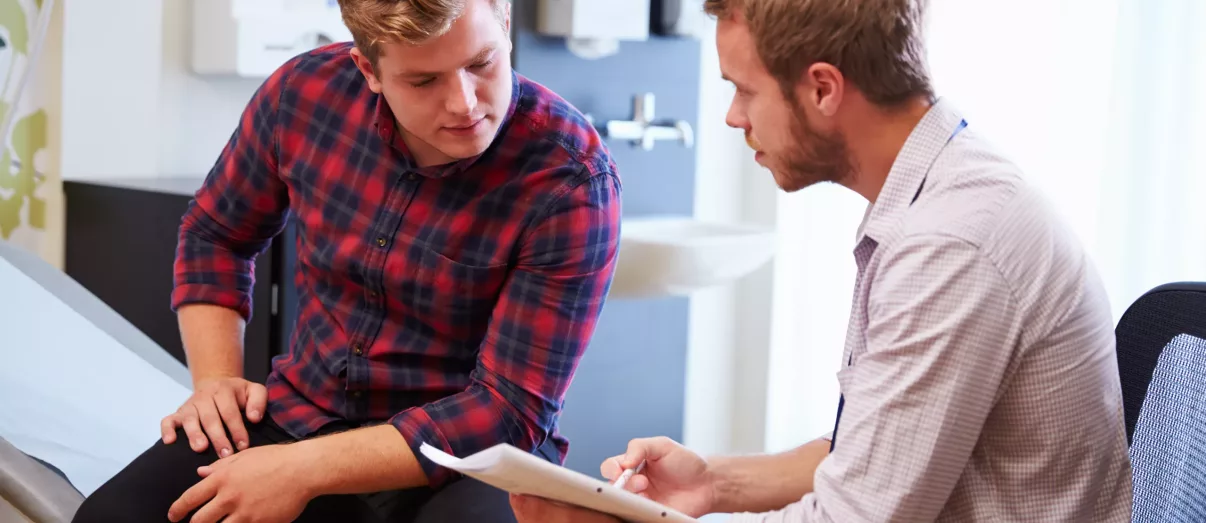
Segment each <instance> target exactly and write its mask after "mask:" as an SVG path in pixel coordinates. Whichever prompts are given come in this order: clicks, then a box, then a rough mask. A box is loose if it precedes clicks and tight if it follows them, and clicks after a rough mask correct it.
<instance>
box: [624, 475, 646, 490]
mask: <svg viewBox="0 0 1206 523" xmlns="http://www.w3.org/2000/svg"><path fill="white" fill-rule="evenodd" d="M647 488H649V476H646V475H644V474H634V475H633V476H632V479H630V480H628V483H625V484H624V490H627V491H629V492H635V493H637V494H640V493H641V492H644V491H645V489H647Z"/></svg>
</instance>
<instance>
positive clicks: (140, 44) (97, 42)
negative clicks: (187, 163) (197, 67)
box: [62, 0, 180, 179]
mask: <svg viewBox="0 0 1206 523" xmlns="http://www.w3.org/2000/svg"><path fill="white" fill-rule="evenodd" d="M168 1H169V2H173V1H180V0H168ZM163 3H164V0H121V1H120V2H97V1H95V0H65V4H64V7H65V11H64V13H63V64H62V65H63V86H62V89H63V105H62V115H63V120H62V125H63V127H62V129H63V132H62V147H63V148H62V155H63V156H62V169H63V178H64V179H79V178H96V177H104V176H154V175H155V172H156V171H157V170H158V165H157V162H158V150H157V147H156V145H155V144H156V143H157V142H158V138H159V133H160V130H159V118H158V116H157V114H156V113H157V111H158V99H159V93H160V84H161V83H162V82H161V75H160V66H159V64H160V62H161V60H162V58H161V57H162V53H161V47H162V46H161V35H162V34H163V21H162V13H163V9H162V7H163Z"/></svg>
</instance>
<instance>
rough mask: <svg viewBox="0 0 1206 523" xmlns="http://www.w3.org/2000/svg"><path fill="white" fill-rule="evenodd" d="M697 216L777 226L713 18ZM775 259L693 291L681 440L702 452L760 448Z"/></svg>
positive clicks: (770, 191)
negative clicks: (720, 56) (723, 65)
mask: <svg viewBox="0 0 1206 523" xmlns="http://www.w3.org/2000/svg"><path fill="white" fill-rule="evenodd" d="M700 45H701V46H702V51H703V52H702V53H701V63H700V72H701V75H700V77H701V85H700V107H699V121H698V129H697V133H696V134H697V142H696V146H697V148H698V152H697V157H696V159H697V161H696V164H697V165H698V166H699V167H698V169H699V170H698V173H697V175H696V179H695V188H696V192H695V217H696V218H697V219H701V220H709V221H719V222H748V223H755V224H760V225H765V226H774V225H775V222H776V208H777V206H776V192H777V190H776V188H775V186H774V182H773V181H772V179H771V177H770V174H769V173H767V172H766V171H765V170H763V169H762V168H761V167H759V166H758V165H757V164H755V163H754V162H753V153H752V152H751V151H750V150H749V148H748V147H746V145H745V140H744V138H743V136H742V133H741V131H740V130H736V129H732V128H730V127H728V126H727V125H725V123H724V117H725V113H726V112H727V111H728V107H729V104H730V102H731V100H732V96H733V88H732V86H731V85H730V84H729V83H728V82H725V81H724V80H722V79H721V77H720V66H719V63H718V62H717V56H716V42H715V22H714V21H712V20H710V19H709V20H707V21H706V22H705V24H704V27H703V28H702V30H701V32H700ZM774 271H775V265H774V263H773V262H772V263H771V264H768V265H767V266H765V267H763V268H762V269H761V270H759V271H756V272H755V273H754V274H751V275H749V276H747V277H745V278H743V279H742V280H741V281H739V282H737V283H735V284H732V285H728V286H724V287H719V288H715V289H709V290H705V291H702V292H699V293H698V294H696V295H694V296H692V298H691V313H690V321H689V325H690V327H689V329H690V332H689V335H688V351H687V352H688V357H687V394H686V403H687V405H686V413H685V427H684V430H683V439H684V444H686V445H687V446H690V447H692V448H694V449H696V450H697V451H699V452H702V453H705V454H712V453H733V452H758V451H761V450H763V448H764V446H765V445H764V439H765V436H764V434H765V426H766V401H767V388H766V379H767V369H768V364H769V357H770V354H769V348H770V335H771V330H770V322H771V306H772V302H771V289H772V284H771V281H772V279H773V276H774Z"/></svg>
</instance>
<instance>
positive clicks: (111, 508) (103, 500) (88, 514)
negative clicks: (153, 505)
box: [71, 490, 166, 523]
mask: <svg viewBox="0 0 1206 523" xmlns="http://www.w3.org/2000/svg"><path fill="white" fill-rule="evenodd" d="M130 501H132V500H122V499H120V498H119V497H118V496H117V495H114V494H113V493H110V492H108V491H105V490H98V491H96V492H94V493H92V495H90V496H88V497H87V498H85V499H84V503H83V504H81V505H80V508H79V509H77V510H76V511H75V516H74V517H73V518H72V519H71V523H102V522H105V521H127V520H129V519H130V514H129V511H130V510H131V509H133V508H135V507H137V504H136V503H131V502H130ZM123 507H124V509H123ZM165 516H166V514H165Z"/></svg>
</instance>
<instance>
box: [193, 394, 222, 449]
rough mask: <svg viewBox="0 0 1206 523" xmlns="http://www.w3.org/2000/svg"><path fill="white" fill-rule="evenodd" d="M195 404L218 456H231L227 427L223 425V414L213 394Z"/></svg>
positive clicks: (202, 425)
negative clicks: (220, 413)
mask: <svg viewBox="0 0 1206 523" xmlns="http://www.w3.org/2000/svg"><path fill="white" fill-rule="evenodd" d="M194 406H196V407H197V416H198V417H199V418H201V427H202V428H204V429H205V434H206V435H207V436H209V442H210V444H212V445H213V448H214V451H215V452H217V453H218V457H219V458H225V457H226V456H229V455H230V454H231V450H230V449H231V446H230V440H229V439H227V438H226V427H224V426H223V425H222V416H220V415H219V414H218V406H217V404H216V403H214V398H213V397H212V396H211V397H210V398H209V399H208V401H206V400H199V401H197V402H196V403H195V404H194Z"/></svg>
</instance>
